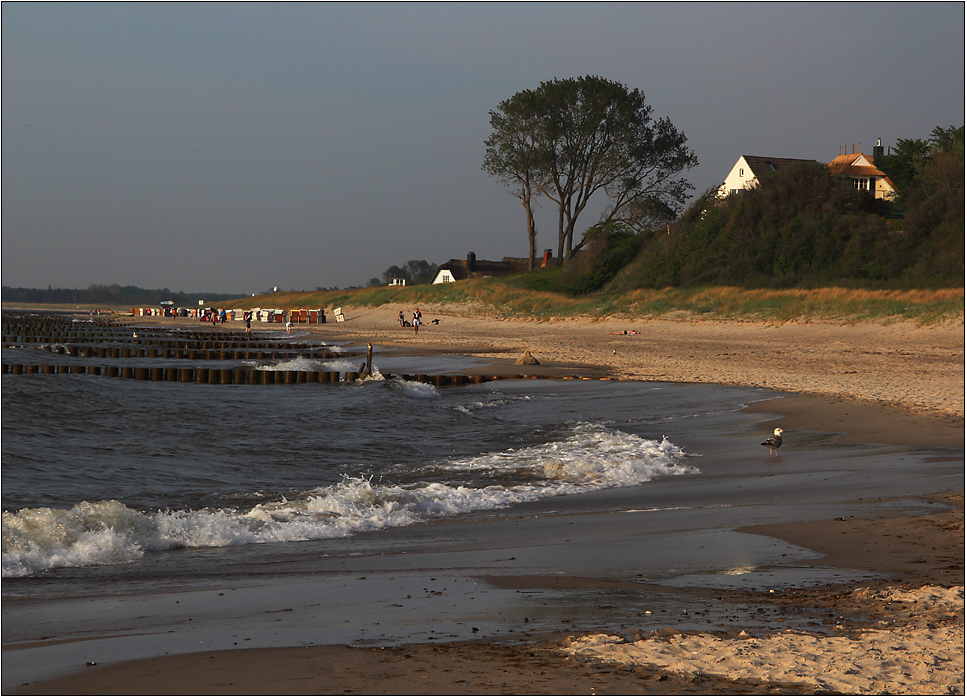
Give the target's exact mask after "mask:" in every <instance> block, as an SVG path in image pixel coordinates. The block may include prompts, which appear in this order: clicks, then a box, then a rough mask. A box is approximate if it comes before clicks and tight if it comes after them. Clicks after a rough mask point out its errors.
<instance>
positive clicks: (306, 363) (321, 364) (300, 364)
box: [257, 356, 359, 372]
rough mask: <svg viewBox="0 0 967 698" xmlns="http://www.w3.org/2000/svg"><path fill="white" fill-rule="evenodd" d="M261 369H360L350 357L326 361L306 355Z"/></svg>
mask: <svg viewBox="0 0 967 698" xmlns="http://www.w3.org/2000/svg"><path fill="white" fill-rule="evenodd" d="M257 369H258V370H259V371H340V372H346V371H358V370H359V364H354V363H353V362H352V361H350V360H348V359H337V360H335V361H324V360H322V359H307V358H305V357H301V356H298V357H295V358H292V359H288V360H286V361H280V362H279V363H277V364H265V365H263V366H258V367H257Z"/></svg>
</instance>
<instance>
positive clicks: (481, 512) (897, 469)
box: [2, 321, 963, 675]
mask: <svg viewBox="0 0 967 698" xmlns="http://www.w3.org/2000/svg"><path fill="white" fill-rule="evenodd" d="M81 322H83V321H81ZM260 334H261V336H263V337H265V338H270V339H276V340H278V341H279V342H280V343H284V342H286V341H296V340H297V339H298V340H300V341H306V339H311V340H312V341H314V342H317V343H318V344H319V345H320V346H321V345H323V344H326V343H325V342H322V341H321V340H319V339H318V338H317V337H316V338H312V337H308V338H307V337H298V336H292V335H289V336H286V335H285V333H284V332H283V333H271V332H262V333H260ZM329 347H330V349H331V350H332V351H333V352H343V353H345V354H346V355H347V356H346V357H345V358H339V357H337V358H335V359H307V358H298V357H293V358H284V359H266V360H257V361H256V360H242V361H211V362H207V363H208V364H209V365H210V366H211V367H213V368H214V367H221V368H226V367H248V368H255V369H257V370H261V371H284V370H316V371H322V370H326V371H344V372H345V371H354V370H357V367H358V358H353V357H352V356H351V354H353V351H354V350H355V349H359V348H358V347H354V346H352V345H349V344H339V343H330V344H329ZM49 349H50V348H49V347H45V346H42V345H16V346H5V347H4V348H3V362H4V363H20V364H45V363H51V362H52V361H60V362H86V363H92V364H93V363H97V364H100V365H111V364H115V365H125V364H133V363H138V362H140V363H143V362H144V359H83V358H80V357H69V356H66V355H61V354H55V353H52V352H51V351H50V350H49ZM158 361H159V362H160V363H166V364H169V365H179V360H176V359H166V360H161V359H159V360H158ZM182 363H184V362H182ZM195 363H196V364H199V365H202V364H204V363H205V362H195ZM373 364H374V367H373V368H374V371H373V376H372V377H370V378H366V379H364V380H355V381H343V382H340V383H301V384H286V385H279V384H274V385H209V384H195V383H180V382H167V381H157V382H155V381H144V380H131V379H122V378H109V377H106V376H103V375H100V376H98V375H76V374H69V373H68V374H55V375H45V374H41V373H34V374H22V375H11V374H4V375H3V376H2V424H3V429H2V505H3V551H2V554H3V598H4V607H5V609H4V611H5V621H4V643H5V647H6V643H7V642H8V641H16V642H28V641H32V640H37V639H39V638H41V637H43V638H47V637H50V636H52V635H53V636H55V637H56V636H57V635H56V632H57V631H56V629H52V626H51V625H50V624H51V623H53V621H52V620H51V618H53V617H55V615H56V614H50V613H48V614H47V615H46V617H44V618H43V619H41V617H42V616H43V615H44V614H42V613H40V612H39V609H40V607H39V606H36V605H31V604H32V603H33V604H36V603H40V602H43V603H47V604H49V603H52V602H56V601H58V600H69V599H81V598H99V599H104V598H119V597H122V596H130V595H137V594H158V593H164V592H172V591H174V590H181V591H186V592H187V591H191V590H206V589H214V588H221V586H220V585H224V584H231V585H232V586H233V588H238V587H239V586H241V585H244V583H245V582H244V578H245V577H251V578H252V579H263V578H268V577H271V578H273V579H276V580H281V579H286V580H289V581H291V580H292V579H294V578H296V577H299V578H302V579H305V578H307V577H306V576H305V575H309V576H310V577H312V575H317V576H316V577H312V578H313V579H319V578H320V577H318V575H319V574H322V573H323V572H325V573H326V574H334V573H336V572H339V573H340V574H348V575H354V576H352V579H366V578H367V576H369V577H370V579H371V580H372V579H373V575H374V574H378V573H379V572H380V570H383V571H385V570H386V569H390V568H392V569H394V570H400V569H403V568H406V569H410V570H426V569H434V567H433V566H434V565H437V564H438V559H439V558H438V557H437V558H434V557H433V556H434V555H438V554H441V553H444V552H445V553H447V554H449V555H450V556H451V557H449V558H447V559H448V560H450V561H451V562H448V563H447V564H448V565H451V563H452V565H453V566H452V569H458V568H459V569H460V570H463V571H465V572H466V574H468V575H470V574H471V573H473V574H477V573H478V572H484V573H488V574H511V573H512V574H521V573H526V574H566V575H584V576H606V577H609V578H625V579H632V580H636V581H644V582H655V583H660V584H679V585H683V586H687V585H690V584H691V585H699V586H701V585H712V586H715V585H720V586H728V585H732V586H743V585H744V586H746V587H750V588H768V587H769V586H770V585H775V584H777V583H779V582H780V581H781V583H782V584H803V583H821V582H825V581H837V580H842V579H845V578H847V577H848V576H849V575H847V577H844V576H843V575H844V573H843V571H841V570H840V571H835V570H829V569H826V568H823V567H822V566H821V565H819V564H817V563H816V560H815V559H811V558H815V557H816V555H815V554H813V553H811V552H810V551H805V550H803V549H798V548H795V547H794V546H789V545H788V544H785V543H781V542H780V541H776V540H774V539H768V538H765V537H758V536H749V535H745V534H738V533H733V532H732V531H731V529H733V528H735V527H737V526H740V525H745V524H754V523H778V522H788V521H804V520H821V519H832V518H836V517H845V516H879V515H893V514H896V513H919V512H922V511H927V510H930V506H931V505H928V504H926V503H924V502H922V501H919V500H917V499H916V495H918V494H927V493H932V492H938V491H943V490H946V489H952V488H955V487H960V486H962V484H963V450H959V451H956V450H950V449H931V448H911V447H898V446H891V445H883V444H849V443H838V442H836V441H835V438H834V437H835V436H836V435H835V434H824V433H819V432H813V431H808V430H805V429H801V430H796V429H794V428H790V429H787V431H786V433H785V434H784V436H785V437H786V439H785V443H784V445H783V448H782V449H781V451H780V456H779V457H777V458H770V454H769V451H768V450H767V449H766V448H764V447H762V446H760V442H761V441H763V440H764V439H765V438H766V437H767V436H769V435H770V434H771V431H772V425H771V424H769V421H768V420H769V419H770V417H769V415H761V414H756V415H752V414H749V413H746V412H743V409H744V408H745V407H746V406H747V405H749V404H751V403H753V402H759V401H763V400H769V401H773V404H775V405H776V412H775V417H780V416H781V415H782V407H781V403H782V394H781V393H776V392H773V391H771V390H768V389H766V388H764V387H762V386H758V387H757V386H710V385H689V384H671V383H661V382H649V381H606V380H532V379H529V380H499V381H491V382H487V383H483V384H479V385H465V386H460V387H457V386H449V387H442V388H437V387H434V386H433V385H430V384H427V383H422V382H417V381H414V380H408V379H404V378H403V377H401V374H410V375H413V374H419V373H426V374H432V373H446V372H456V371H470V372H471V373H472V372H473V369H474V368H475V367H478V366H479V365H480V360H479V359H475V358H472V357H462V356H435V357H419V356H400V355H397V354H393V353H391V352H389V351H384V350H383V348H382V347H380V346H379V345H378V344H377V345H376V347H375V354H374V360H373ZM603 538H607V539H608V542H607V543H602V539H603ZM759 538H761V539H762V541H761V542H750V541H752V539H759ZM501 551H503V552H501ZM421 555H422V556H423V557H419V556H421ZM406 556H409V557H406ZM431 558H432V559H431ZM404 559H405V560H408V562H406V563H405V564H404V563H402V562H400V561H401V560H404ZM434 560H436V561H434ZM454 560H458V561H459V562H452V561H454ZM391 561H392V564H391ZM447 569H451V567H448V568H447ZM400 574H402V573H400ZM428 574H430V573H428ZM849 574H852V575H853V576H852V577H849V578H857V579H860V578H868V577H869V576H871V575H870V574H869V573H867V572H865V571H862V570H858V571H854V572H852V573H849ZM300 575H302V576H301V577H300ZM428 578H433V577H428ZM226 580H231V582H227V581H226ZM777 580H778V581H777ZM253 583H254V582H253ZM258 583H260V584H261V583H262V582H258ZM356 583H359V584H362V582H356ZM413 583H414V584H417V585H419V584H422V585H423V592H426V593H429V592H427V590H426V587H427V585H430V582H428V581H424V582H413ZM468 584H469V582H468ZM473 584H476V582H473ZM456 587H457V582H456V580H454V581H451V587H450V589H451V592H452V590H453V589H455V588H456ZM468 588H469V587H468ZM474 588H476V587H474ZM293 593H294V592H293ZM415 593H416V592H414V594H415ZM434 593H436V592H434ZM221 595H222V592H219V596H221ZM333 598H336V597H335V596H334V597H333ZM407 598H409V596H407ZM480 598H481V597H480V595H479V593H477V595H476V596H473V595H472V592H469V591H468V592H467V595H466V596H465V603H467V604H470V605H472V604H473V603H479V599H480ZM518 598H520V597H519V596H518ZM470 599H477V601H473V602H471V601H470ZM352 601H353V599H351V598H350V599H349V600H347V601H346V603H351V602H352ZM206 603H207V602H206ZM25 604H26V605H25ZM312 605H314V604H307V606H312ZM315 605H318V604H315ZM391 606H392V607H394V608H395V607H399V608H402V606H403V603H402V602H395V603H393V604H389V603H387V604H385V605H384V606H381V609H382V610H380V611H379V614H377V616H374V618H378V619H379V620H373V622H374V624H375V625H377V626H378V625H379V622H380V620H381V621H382V623H383V626H382V628H383V630H384V632H389V631H388V630H386V628H387V626H388V625H389V619H388V614H391V613H396V612H397V611H396V610H394V608H391ZM598 606H599V607H600V608H610V607H611V606H609V605H607V604H603V603H599V604H598ZM615 607H617V606H616V605H615ZM468 608H469V606H468ZM8 611H9V613H10V614H13V615H8ZM648 612H649V613H650V611H648ZM72 613H73V611H72ZM200 613H201V611H198V612H196V615H195V618H196V619H197V617H198V614H200ZM239 613H241V611H239ZM252 613H254V611H252ZM441 613H442V614H443V616H447V613H449V614H451V615H452V613H453V611H447V612H446V613H444V612H443V611H441ZM642 613H644V611H642ZM18 614H19V615H18ZM535 614H537V611H531V612H530V618H531V619H533V618H534V616H535ZM638 615H639V616H640V615H641V613H639V614H638ZM443 616H441V617H443ZM92 617H94V616H92ZM447 617H449V616H447ZM11 619H13V620H15V621H16V622H10V623H8V621H9V620H11ZM18 619H19V620H18ZM189 620H191V619H189ZM411 620H412V618H409V617H408V620H407V622H410V621H411ZM557 620H558V619H555V621H554V622H557ZM600 620H601V619H600V618H596V619H594V622H600ZM34 622H36V623H37V625H36V628H35V629H31V623H34ZM125 622H127V623H130V624H133V625H135V626H136V625H137V622H136V621H132V620H130V619H128V621H125ZM179 622H181V621H179ZM531 622H533V620H532V621H531ZM663 622H664V621H663ZM213 623H214V621H213ZM219 623H221V621H219ZM45 624H46V625H45ZM401 624H402V621H401ZM121 625H122V626H123V627H128V626H127V625H124V624H123V623H122V624H121ZM475 625H476V626H477V627H480V628H483V627H484V625H483V624H482V622H481V621H478V622H477V623H475ZM498 625H499V623H498V622H497V621H496V620H495V621H494V626H493V627H495V628H496V627H497V626H498ZM218 627H222V626H221V625H219V626H218ZM414 627H415V626H414ZM8 628H9V629H10V632H9V633H8V632H7V630H8ZM468 628H469V624H468ZM61 630H62V628H61ZM317 630H318V629H317ZM337 630H338V629H337ZM476 630H477V628H476V627H475V628H474V632H475V633H476ZM91 632H92V633H94V631H93V630H91ZM159 632H160V631H159ZM166 632H168V633H172V632H174V630H171V629H169V630H167V631H166ZM179 632H181V631H180V630H179ZM212 632H214V630H212ZM426 632H427V633H430V632H432V631H426ZM467 632H469V630H468V631H467ZM106 633H107V631H106V630H105V629H103V628H101V629H99V630H98V631H97V633H94V634H95V635H98V636H103V635H104V634H106ZM248 634H249V635H253V632H248ZM399 636H401V635H398V636H397V637H399ZM168 637H174V636H170V635H169V636H168ZM327 637H329V638H330V639H333V640H336V641H345V640H346V638H344V637H343V636H341V635H330V636H327ZM347 637H348V636H347ZM407 637H410V639H414V638H415V639H421V638H424V639H425V637H430V638H431V639H432V637H434V636H433V635H431V634H426V633H424V635H422V636H421V635H419V633H416V631H413V632H412V633H410V635H408V636H407ZM454 637H455V635H454ZM229 639H232V638H229V637H226V638H224V644H223V645H217V643H216V645H217V646H219V647H221V646H229V647H230V646H231V643H229V642H228V640H229ZM263 639H264V642H265V643H266V644H272V642H276V643H278V642H283V640H282V639H279V638H276V639H274V640H273V639H271V638H268V637H267V636H266V638H263ZM290 640H291V638H287V639H286V640H285V641H286V642H288V641H290ZM238 641H239V639H238V638H234V640H233V642H234V643H235V644H237V643H238ZM220 642H221V640H220ZM122 644H123V643H122ZM126 644H127V645H128V646H129V647H131V646H133V645H132V643H130V642H127V643H126ZM206 646H207V645H206ZM213 646H215V645H213ZM59 647H61V649H62V650H63V648H65V647H67V646H66V645H62V646H59ZM63 651H67V650H63ZM145 651H149V650H145ZM150 651H154V650H150ZM38 652H39V650H38ZM7 654H8V653H7V652H6V650H5V671H6V655H7ZM18 656H20V657H21V658H23V657H26V656H27V651H26V650H24V651H23V652H20V653H18ZM119 656H120V655H119ZM46 657H47V655H41V654H38V655H37V660H36V666H37V667H38V668H37V671H41V672H42V668H41V667H44V666H48V665H49V660H48V659H47V658H46ZM13 659H15V658H11V662H13ZM20 663H22V664H23V665H24V666H26V664H25V663H24V662H23V660H22V659H21V662H20ZM16 664H17V662H13V665H16ZM15 668H16V667H15ZM11 675H12V674H11Z"/></svg>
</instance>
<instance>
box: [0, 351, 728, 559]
mask: <svg viewBox="0 0 967 698" xmlns="http://www.w3.org/2000/svg"><path fill="white" fill-rule="evenodd" d="M8 360H9V359H8ZM295 363H298V364H299V365H298V366H296V365H295ZM338 363H339V360H337V361H335V362H333V361H328V362H321V361H320V362H317V361H313V360H308V359H297V360H295V362H293V361H285V362H275V363H269V364H267V365H263V366H261V368H262V369H263V370H283V369H289V370H298V369H303V370H306V369H308V370H323V368H324V369H325V370H339V367H338V365H337V364H338ZM309 364H312V365H309ZM2 400H3V410H2V416H3V440H2V442H3V576H4V577H5V578H10V577H30V576H36V575H41V574H44V573H45V572H49V571H50V570H54V569H58V568H65V567H87V566H97V565H124V564H127V563H131V562H133V561H136V560H140V559H142V558H144V557H145V556H151V555H155V554H158V553H160V552H163V551H170V550H176V549H199V548H224V547H232V546H245V545H268V546H271V545H276V544H280V543H288V542H293V541H308V540H319V539H328V538H345V537H351V536H353V535H355V534H357V533H359V532H362V531H374V530H380V529H388V528H394V527H400V526H409V525H413V524H415V523H418V522H424V521H428V520H435V519H443V518H447V517H456V516H460V515H462V514H467V513H469V512H478V511H501V510H507V509H509V508H512V507H514V506H515V505H517V504H519V503H522V502H532V501H536V500H541V499H546V498H551V497H567V496H569V495H574V494H578V493H582V492H590V491H595V490H601V489H605V488H615V487H627V486H630V485H637V484H641V483H644V482H648V481H651V480H654V479H657V478H669V477H686V476H688V475H689V474H690V473H695V472H697V468H696V467H695V466H694V465H691V464H689V462H688V458H687V455H686V454H685V453H684V452H683V450H682V449H681V447H680V446H679V445H677V444H675V443H674V442H672V441H669V440H668V439H667V438H666V437H665V436H664V434H663V433H662V428H661V425H662V424H663V423H664V422H666V421H668V420H673V419H675V418H678V417H681V416H683V415H685V414H689V413H692V412H694V411H695V410H696V409H705V407H703V406H698V405H694V404H690V403H689V400H688V399H687V397H684V396H683V395H682V394H681V393H680V391H675V390H669V389H668V387H660V386H654V385H647V384H626V385H617V384H613V385H612V384H608V385H604V384H602V383H599V382H576V381H571V382H550V381H527V382H518V381H509V382H494V383H490V384H485V385H484V386H475V387H467V388H443V389H437V388H435V387H433V386H431V385H427V384H423V383H417V382H413V381H406V380H400V379H384V378H382V376H381V375H380V374H379V373H378V371H377V374H376V377H375V378H374V379H370V380H364V381H358V382H353V383H347V384H298V385H285V386H281V385H278V386H276V385H273V386H243V385H238V386H234V385H233V386H221V385H204V384H202V385H199V384H187V383H174V382H173V383H168V382H144V381H131V380H121V379H108V378H104V377H99V376H86V375H38V374H31V375H16V376H14V375H5V376H4V377H3V390H2ZM731 407H734V405H730V408H731Z"/></svg>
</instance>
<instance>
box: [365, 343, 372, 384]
mask: <svg viewBox="0 0 967 698" xmlns="http://www.w3.org/2000/svg"><path fill="white" fill-rule="evenodd" d="M366 375H369V376H371V375H373V343H372V342H370V343H369V345H368V347H367V349H366Z"/></svg>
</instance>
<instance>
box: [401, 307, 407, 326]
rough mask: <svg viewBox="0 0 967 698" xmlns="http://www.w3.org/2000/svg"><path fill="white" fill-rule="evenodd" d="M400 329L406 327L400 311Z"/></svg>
mask: <svg viewBox="0 0 967 698" xmlns="http://www.w3.org/2000/svg"><path fill="white" fill-rule="evenodd" d="M400 327H406V318H405V317H403V311H402V310H401V311H400Z"/></svg>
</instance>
